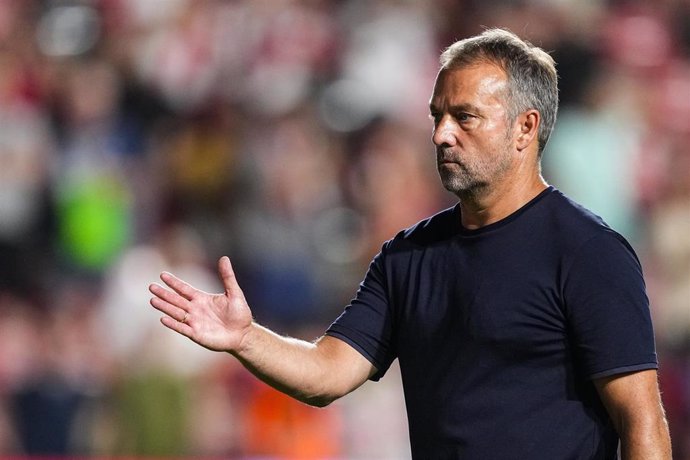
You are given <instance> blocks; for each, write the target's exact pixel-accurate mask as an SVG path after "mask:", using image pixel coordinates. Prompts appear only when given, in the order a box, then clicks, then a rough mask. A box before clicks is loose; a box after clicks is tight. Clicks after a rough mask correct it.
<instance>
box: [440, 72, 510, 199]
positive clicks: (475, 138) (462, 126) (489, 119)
mask: <svg viewBox="0 0 690 460" xmlns="http://www.w3.org/2000/svg"><path fill="white" fill-rule="evenodd" d="M507 94H508V82H507V77H506V75H505V73H504V72H503V71H502V70H501V69H500V68H499V67H497V66H495V65H493V64H489V63H476V64H471V65H469V66H463V67H460V68H457V69H447V70H442V71H441V72H440V73H439V75H438V77H437V79H436V84H435V86H434V93H433V95H432V97H431V101H430V104H429V107H430V111H431V118H432V119H433V121H434V130H433V136H432V140H433V142H434V144H435V145H436V161H437V167H438V172H439V175H440V176H441V182H442V183H443V186H444V187H445V188H446V189H447V190H448V191H450V192H453V193H455V194H456V195H463V194H467V193H470V194H476V193H478V192H481V191H482V190H485V189H487V188H488V187H490V186H492V185H493V184H495V183H496V182H497V181H500V180H502V179H504V178H505V177H506V176H507V175H508V172H509V171H510V170H511V166H512V165H513V159H514V155H513V153H514V142H513V130H512V125H511V124H510V122H509V120H508V107H507Z"/></svg>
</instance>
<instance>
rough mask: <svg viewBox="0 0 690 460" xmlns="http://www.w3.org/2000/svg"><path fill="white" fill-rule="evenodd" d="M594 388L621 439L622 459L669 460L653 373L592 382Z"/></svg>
mask: <svg viewBox="0 0 690 460" xmlns="http://www.w3.org/2000/svg"><path fill="white" fill-rule="evenodd" d="M594 385H595V386H596V388H597V391H598V392H599V396H600V397H601V400H602V402H603V403H604V406H605V407H606V410H607V411H608V413H609V416H610V417H611V419H612V420H613V423H614V426H615V427H616V430H617V431H618V434H619V436H620V437H621V441H622V451H623V454H624V458H649V459H652V458H654V459H656V458H659V459H667V458H671V457H670V455H671V450H670V449H671V447H670V439H669V435H668V426H667V424H666V419H665V415H664V409H663V406H662V402H661V396H660V394H659V386H658V383H657V372H656V370H654V369H649V370H644V371H639V372H632V373H626V374H618V375H613V376H609V377H604V378H600V379H595V380H594ZM635 452H637V453H639V452H644V455H643V456H639V455H638V456H636V455H637V454H635Z"/></svg>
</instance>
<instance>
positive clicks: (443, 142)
mask: <svg viewBox="0 0 690 460" xmlns="http://www.w3.org/2000/svg"><path fill="white" fill-rule="evenodd" d="M454 125H455V123H453V121H452V119H451V117H449V116H443V117H441V119H440V120H439V121H438V122H437V123H436V124H435V125H434V131H433V133H432V136H431V141H432V142H433V143H434V144H435V145H436V146H437V147H441V146H451V147H452V146H454V145H455V144H456V142H457V139H456V137H455V128H457V127H456V126H454Z"/></svg>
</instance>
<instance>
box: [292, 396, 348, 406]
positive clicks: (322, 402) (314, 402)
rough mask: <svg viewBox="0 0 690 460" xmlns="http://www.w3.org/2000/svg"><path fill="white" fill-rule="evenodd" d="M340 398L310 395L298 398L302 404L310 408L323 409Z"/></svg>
mask: <svg viewBox="0 0 690 460" xmlns="http://www.w3.org/2000/svg"><path fill="white" fill-rule="evenodd" d="M339 398H340V396H337V395H327V394H324V395H312V396H306V397H303V398H299V399H300V400H301V401H302V402H303V403H305V404H308V405H310V406H312V407H319V408H323V407H326V406H328V405H330V404H331V403H332V402H333V401H335V400H337V399H339Z"/></svg>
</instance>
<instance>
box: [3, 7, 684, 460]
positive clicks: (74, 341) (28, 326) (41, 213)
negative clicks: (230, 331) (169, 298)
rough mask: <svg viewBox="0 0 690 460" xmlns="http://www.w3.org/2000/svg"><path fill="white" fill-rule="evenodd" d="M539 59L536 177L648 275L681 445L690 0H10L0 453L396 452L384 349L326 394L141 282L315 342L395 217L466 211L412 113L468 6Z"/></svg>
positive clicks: (679, 445) (469, 12)
mask: <svg viewBox="0 0 690 460" xmlns="http://www.w3.org/2000/svg"><path fill="white" fill-rule="evenodd" d="M493 26H499V27H506V28H509V29H511V30H513V31H514V32H516V33H518V34H520V35H522V36H523V37H525V38H527V39H529V40H531V41H532V42H533V43H535V44H537V45H539V46H541V47H543V48H544V49H546V50H548V51H549V52H551V53H552V55H553V56H554V58H555V59H556V61H557V63H558V70H559V73H560V77H561V109H560V113H559V119H558V122H557V125H556V131H555V133H554V135H553V137H552V140H551V141H550V144H549V146H548V147H547V151H546V152H545V154H544V164H543V166H544V175H545V177H546V179H547V180H548V181H549V182H550V183H552V184H554V185H555V186H556V187H557V188H559V189H561V190H562V191H564V192H565V193H566V194H568V195H570V196H571V197H573V198H574V199H576V200H578V201H580V202H581V203H583V204H584V205H586V206H588V207H590V208H591V209H592V210H594V211H595V212H596V213H598V214H599V215H601V216H603V217H604V218H605V220H606V221H607V222H609V223H610V224H611V225H612V226H613V227H614V228H616V229H617V230H619V231H620V232H621V233H623V234H624V235H625V236H626V237H628V238H629V239H630V241H631V242H632V243H633V246H634V247H635V248H636V250H637V252H638V254H639V256H640V258H641V261H642V264H643V268H644V270H645V275H646V279H647V283H648V290H649V295H650V300H651V305H652V314H653V318H654V321H655V325H656V334H657V345H658V352H659V357H660V360H661V367H660V381H661V386H662V391H663V396H664V400H665V404H666V410H667V414H668V418H669V421H670V423H671V433H672V438H673V443H674V450H675V458H677V459H679V460H687V459H690V1H688V0H659V1H656V2H647V1H632V0H630V1H622V0H621V1H614V0H608V1H606V0H589V1H585V2H583V1H578V0H554V1H546V0H513V1H498V0H492V1H487V0H419V1H412V0H407V1H406V0H382V1H375V2H372V1H367V0H225V1H223V0H92V1H87V0H54V1H38V0H0V455H43V456H45V455H56V456H59V455H65V456H148V457H151V456H155V457H167V456H179V455H189V456H205V457H214V456H219V457H225V458H300V459H305V458H356V459H362V458H381V459H384V458H385V459H388V458H390V459H399V458H406V457H409V446H408V438H407V432H406V430H407V426H406V420H405V411H404V403H403V397H402V390H401V388H400V383H399V379H398V378H397V376H396V373H397V371H396V369H391V371H390V372H389V374H388V375H387V376H386V378H384V379H383V380H382V381H381V382H379V383H376V384H373V383H367V384H365V386H364V387H363V388H362V389H360V390H358V391H357V392H355V393H353V394H351V395H348V396H347V397H345V398H344V399H342V400H341V401H339V402H336V403H335V404H333V405H332V406H329V407H328V408H326V409H320V410H317V409H312V408H309V407H307V406H304V405H302V404H300V403H297V402H294V401H292V400H290V399H288V398H287V397H285V396H282V395H280V394H279V393H277V392H275V391H273V390H271V389H269V388H268V387H267V386H265V385H264V384H262V383H260V382H258V381H257V380H256V379H255V378H254V377H253V376H251V375H250V374H248V373H247V372H246V371H244V370H243V369H242V368H241V366H239V365H238V364H237V363H236V362H235V361H234V360H232V359H230V358H229V357H228V356H225V355H222V354H220V353H212V352H209V351H207V350H204V349H201V348H200V347H197V346H196V345H194V344H192V343H191V342H190V341H188V340H186V339H183V338H181V337H178V336H176V335H175V334H173V333H172V332H170V331H168V330H165V328H164V327H162V326H161V325H160V323H159V322H158V317H159V316H160V315H159V314H158V312H156V311H155V310H153V309H152V308H150V307H149V306H148V300H149V294H148V292H147V285H148V284H149V283H151V282H155V281H156V280H157V278H158V274H159V273H160V272H161V271H162V270H169V271H171V272H173V273H175V274H177V275H178V276H180V277H181V278H183V279H185V280H188V281H189V282H191V283H192V284H194V285H195V286H197V287H200V288H202V289H204V290H209V291H217V290H219V289H220V284H219V282H218V280H217V277H216V274H215V263H216V260H217V259H218V257H220V256H221V255H223V254H227V255H229V256H230V257H231V259H232V260H233V264H234V266H235V269H236V272H237V277H238V279H239V282H240V284H241V286H242V287H243V289H244V291H245V295H246V297H247V299H248V301H249V303H250V305H251V306H252V308H253V312H254V315H255V317H256V318H257V320H258V321H259V322H261V323H263V324H266V325H268V326H270V327H272V328H274V329H275V330H277V331H278V332H280V333H283V334H289V335H292V336H296V337H301V338H306V339H313V338H316V337H318V336H319V335H320V334H321V333H322V332H323V330H324V329H325V328H326V327H327V326H328V325H329V324H330V322H331V321H332V320H333V319H334V318H335V317H336V316H337V315H338V314H339V312H340V311H341V310H342V308H343V306H344V305H346V304H347V303H348V301H349V299H350V298H351V297H352V296H353V294H354V292H355V290H356V288H357V285H358V283H359V282H360V281H361V279H362V277H363V275H364V273H365V271H366V268H367V265H368V263H369V261H370V259H371V257H372V256H373V255H374V254H375V253H376V252H377V251H378V250H379V248H380V246H381V244H382V243H383V241H385V240H386V239H389V238H391V237H392V236H393V235H394V234H395V233H396V232H397V231H398V230H399V229H401V228H403V227H406V226H409V225H411V224H413V223H414V222H416V221H417V220H419V219H421V218H423V217H425V216H427V215H430V214H432V213H434V212H436V211H438V210H440V209H443V208H445V207H448V206H450V205H452V204H453V197H452V196H450V195H448V194H447V193H446V192H444V191H443V190H442V187H441V186H440V185H439V183H438V178H437V176H436V172H435V165H434V161H435V160H434V156H433V149H432V146H431V142H430V132H431V122H430V121H429V120H428V118H427V112H428V107H427V104H428V98H429V94H430V91H431V88H432V85H433V80H434V77H435V72H436V70H437V66H438V54H439V53H440V51H441V50H442V49H443V48H444V47H445V46H447V45H449V44H450V43H452V42H453V41H454V40H456V39H459V38H463V37H466V36H469V35H472V34H474V33H478V32H480V31H481V30H482V28H483V27H493Z"/></svg>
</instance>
